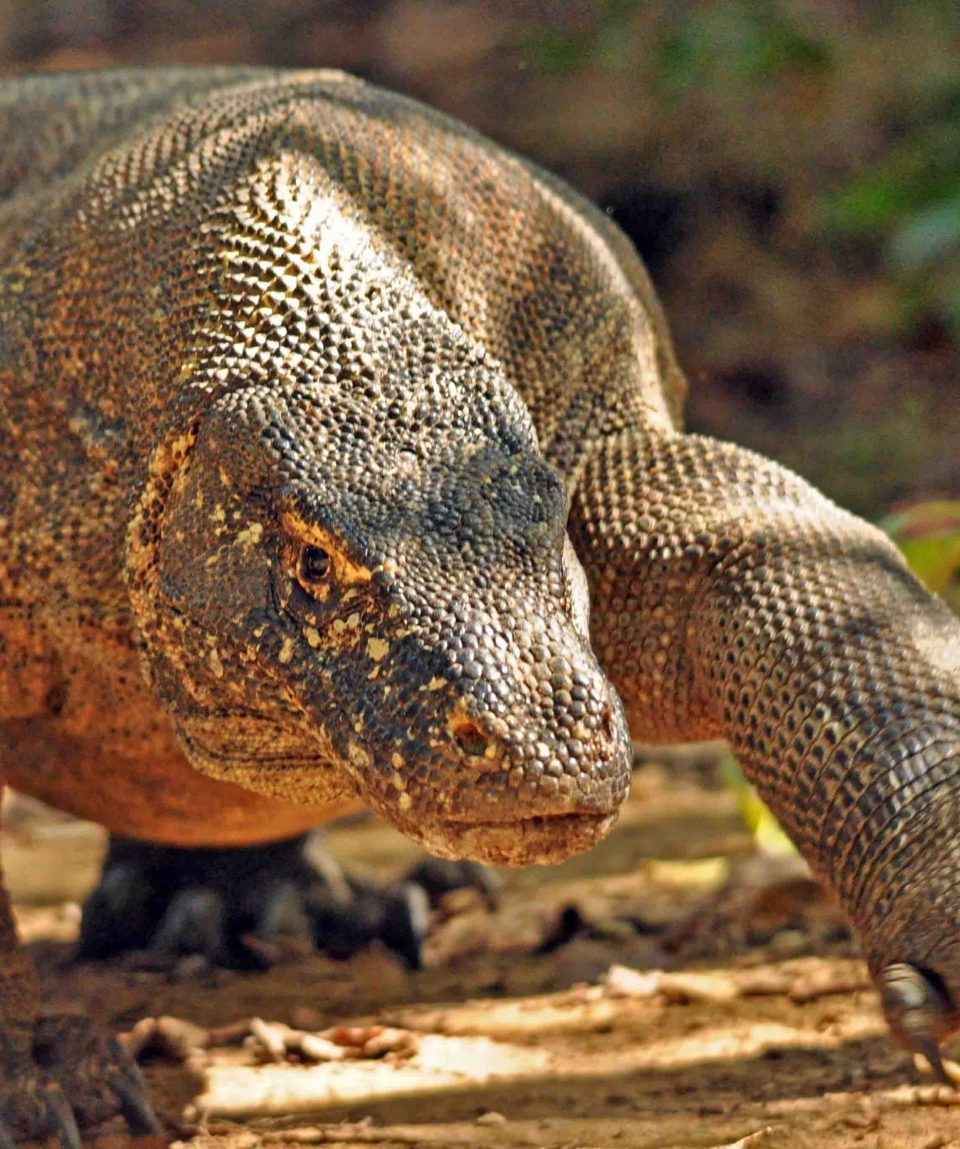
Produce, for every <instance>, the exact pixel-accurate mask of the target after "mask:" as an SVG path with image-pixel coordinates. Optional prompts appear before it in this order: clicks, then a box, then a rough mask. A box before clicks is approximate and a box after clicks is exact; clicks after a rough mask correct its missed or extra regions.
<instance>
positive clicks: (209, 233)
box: [0, 69, 960, 1146]
mask: <svg viewBox="0 0 960 1149" xmlns="http://www.w3.org/2000/svg"><path fill="white" fill-rule="evenodd" d="M0 275H2V278H0V318H2V326H0V393H2V399H3V408H2V410H3V421H2V425H0V434H2V437H3V452H4V458H5V459H6V460H7V465H6V466H5V468H4V470H3V473H2V475H0V516H2V517H0V531H2V538H3V547H2V551H0V583H2V600H0V620H2V622H0V635H2V638H0V641H2V648H0V649H2V657H0V708H2V718H3V722H2V730H3V756H2V760H0V762H2V765H0V770H2V776H3V780H4V781H6V782H7V783H9V784H11V785H13V786H16V787H18V788H20V789H21V790H24V791H26V792H27V793H30V794H34V795H36V796H38V797H40V798H43V799H45V800H47V801H50V802H53V803H54V804H55V805H57V806H60V807H62V808H64V809H67V810H70V811H73V812H75V813H77V814H79V815H82V816H85V817H92V818H95V819H97V820H99V821H101V822H104V823H106V824H107V825H108V826H109V827H110V828H111V829H112V830H114V831H116V832H119V833H121V834H124V835H127V836H132V837H133V838H138V839H144V840H149V841H152V842H160V843H166V844H167V845H168V846H181V847H193V846H197V845H199V844H206V845H213V846H239V845H255V844H257V843H261V844H264V843H266V844H268V846H269V844H271V843H275V842H277V841H278V840H282V839H289V838H292V837H294V836H295V835H297V834H299V833H301V832H302V831H304V830H305V829H306V828H307V827H310V826H313V825H315V824H317V823H319V822H322V821H324V820H326V819H329V818H331V817H333V816H334V815H335V814H336V813H338V812H339V811H341V810H342V809H344V808H346V807H347V806H349V805H350V804H351V803H354V802H356V801H358V800H359V801H360V802H363V803H365V804H366V805H368V806H370V807H372V808H373V809H374V810H375V811H376V812H377V813H379V814H380V815H381V816H383V817H384V818H385V819H386V820H387V821H389V822H391V823H393V825H395V826H396V827H398V828H399V829H400V830H402V831H403V832H404V833H405V834H408V835H409V836H410V837H412V838H414V839H416V840H417V841H419V842H422V843H423V844H424V845H426V846H427V847H428V848H429V849H430V850H431V851H433V852H434V853H436V854H438V855H447V856H456V857H466V858H472V859H476V860H478V861H490V862H506V863H510V864H523V863H530V862H557V861H560V860H561V859H563V858H566V857H567V856H568V855H570V854H573V853H575V852H577V851H579V850H584V849H586V848H587V847H589V846H591V845H592V844H593V843H594V842H595V841H596V840H597V839H598V838H599V837H600V836H601V835H602V834H603V833H604V832H605V831H606V830H607V829H608V828H609V826H610V825H611V823H612V821H613V820H614V817H615V815H616V811H617V808H618V806H619V804H620V803H621V801H622V799H623V797H624V794H625V792H626V789H627V783H628V774H629V741H628V733H627V732H628V724H629V730H630V731H631V732H632V733H633V734H634V735H635V736H636V737H638V738H642V739H643V740H645V741H647V742H679V741H685V740H691V739H703V738H715V737H718V736H722V737H725V738H727V739H729V741H730V742H731V744H732V746H733V747H734V749H735V751H736V753H737V755H738V756H739V758H740V760H741V762H742V763H743V765H744V768H745V770H746V772H747V774H748V775H749V777H750V778H751V779H752V780H753V781H754V782H755V783H756V784H757V786H758V787H759V790H760V792H761V794H762V795H763V797H764V798H765V799H766V800H767V801H768V802H769V804H770V805H771V806H772V807H773V810H774V811H775V812H776V814H777V816H778V817H779V818H780V820H781V821H782V823H783V824H784V826H785V827H786V829H787V831H788V832H789V833H790V835H791V836H792V837H793V839H794V840H795V841H796V843H797V844H798V846H799V847H800V849H801V850H802V852H803V854H804V855H805V857H806V858H807V859H808V860H809V862H810V864H811V865H812V867H813V869H814V871H815V872H816V873H817V874H818V875H819V877H820V878H822V880H823V881H824V882H825V883H826V885H827V886H828V887H829V888H830V889H831V890H833V891H834V892H835V893H836V895H837V896H838V898H839V900H840V902H841V903H842V905H843V906H844V908H845V910H846V912H847V914H848V915H849V918H850V920H851V922H852V923H853V926H854V928H855V929H856V932H857V935H858V937H859V939H860V942H861V944H862V946H863V950H864V952H865V954H866V957H867V960H868V962H869V965H870V969H871V971H872V974H873V976H874V978H875V980H876V981H877V984H878V985H879V987H880V988H881V990H882V993H883V1000H884V1004H885V1007H886V1010H887V1015H888V1018H889V1020H890V1022H891V1024H892V1027H893V1029H894V1031H895V1033H896V1034H897V1036H898V1037H899V1038H900V1040H901V1041H902V1042H903V1043H904V1044H906V1045H907V1046H908V1047H909V1048H911V1049H913V1050H915V1051H921V1052H922V1053H924V1054H925V1055H926V1056H927V1058H928V1059H929V1060H930V1061H931V1062H932V1063H933V1064H934V1065H935V1066H937V1065H939V1064H940V1063H939V1055H938V1042H939V1040H940V1039H941V1038H942V1037H943V1036H945V1035H946V1034H947V1033H949V1032H951V1031H952V1030H954V1029H955V1028H957V1026H958V1025H960V1008H958V1002H960V980H958V979H960V931H958V929H957V926H958V918H960V899H958V880H960V835H958V833H957V824H958V823H957V816H958V809H960V789H958V768H960V694H958V670H960V625H958V623H957V622H956V621H955V620H954V619H953V617H952V616H951V615H950V614H949V613H948V612H947V610H946V609H945V608H944V607H943V606H942V605H941V603H940V602H939V601H938V600H937V599H935V598H934V597H932V596H931V595H930V594H928V593H927V592H926V591H925V590H924V589H923V588H922V587H921V586H920V585H919V584H918V583H917V581H916V580H915V579H914V578H913V577H912V576H911V575H910V574H909V573H908V571H907V569H906V567H905V566H904V563H903V562H902V561H901V559H900V557H899V555H898V554H897V552H896V550H895V549H894V548H893V546H892V545H891V544H890V543H889V542H888V541H887V540H886V539H885V538H884V537H883V536H882V535H881V534H880V533H879V532H878V531H876V530H874V529H873V528H872V527H870V526H868V525H867V524H865V523H863V522H861V521H860V520H859V519H856V518H854V517H853V516H851V515H849V514H847V513H845V512H844V511H842V510H839V509H838V508H837V507H835V506H833V505H832V504H831V503H830V502H828V501H827V500H826V499H825V498H823V497H822V496H821V495H819V494H818V493H817V492H816V491H814V490H813V489H812V488H811V487H810V486H808V485H807V484H806V483H805V482H803V481H802V480H801V479H799V478H797V477H796V476H794V475H792V474H791V473H789V472H788V471H786V470H784V469H782V468H781V467H779V466H777V465H776V464H774V463H772V462H769V461H767V460H766V459H763V458H760V457H758V456H757V455H754V454H752V453H750V452H749V451H746V450H742V449H740V448H738V447H735V446H731V445H729V444H726V443H721V442H717V441H714V440H712V439H709V438H704V437H701V436H695V435H686V434H683V433H682V432H681V429H680V408H681V401H682V397H683V392H684V384H683V380H682V378H681V375H680V372H679V370H678V368H677V366H676V363H675V361H674V357H673V352H672V350H671V346H670V341H669V337H668V335H667V331H666V328H665V326H664V322H663V320H662V318H661V313H660V309H659V307H658V305H657V302H656V300H655V298H654V295H653V293H652V290H651V288H650V285H649V282H648V280H647V277H646V275H645V273H644V271H643V269H642V267H641V265H640V263H639V261H638V259H637V257H636V255H635V254H634V252H633V250H632V249H631V247H630V245H629V243H628V242H627V240H626V239H625V238H624V237H623V235H621V233H620V232H619V231H618V230H617V229H616V227H614V226H613V225H612V224H611V223H610V222H609V221H608V220H607V219H606V218H605V217H604V216H603V214H601V213H600V212H598V211H597V210H595V209H594V208H593V207H591V206H590V205H589V204H588V203H586V202H584V201H583V200H582V199H581V198H580V197H579V196H578V195H576V194H575V193H574V192H573V191H571V190H570V189H569V188H567V187H566V186H565V185H564V184H562V183H561V182H560V181H558V180H557V179H555V178H553V177H552V176H550V175H547V174H546V173H544V172H542V171H540V170H539V169H538V168H536V167H534V166H533V165H531V164H529V163H527V162H525V161H523V160H521V159H519V158H517V157H516V156H514V155H512V154H510V153H509V152H506V151H504V150H502V149H501V148H499V147H497V146H495V145H493V144H491V143H490V142H488V141H486V140H484V139H483V138H482V137H480V136H479V135H476V134H475V133H474V132H472V131H470V130H469V129H468V128H465V127H463V126H461V125H459V124H457V123H455V122H453V121H451V120H450V119H448V118H446V117H444V116H442V115H440V114H438V113H436V112H433V111H431V110H429V109H427V108H424V107H422V106H420V105H419V104H417V103H414V102H412V101H410V100H408V99H405V98H402V97H400V96H396V95H391V94H388V93H386V92H383V91H381V90H379V89H377V88H375V87H372V86H370V85H367V84H365V83H362V82H361V81H359V80H356V79H352V78H350V77H348V76H345V75H341V74H339V73H332V72H274V71H265V70H256V69H244V70H240V69H235V70H231V69H223V70H196V71H191V70H173V71H156V72H138V71H126V72H114V73H107V74H81V75H73V76H51V77H41V78H33V79H23V80H10V81H6V82H4V83H2V84H0ZM578 560H579V562H578ZM580 563H582V564H583V568H585V572H586V579H585V578H584V571H583V569H581V566H580ZM587 588H589V592H588V589H587ZM588 594H589V603H590V609H591V610H592V615H591V616H590V617H591V618H592V622H589V634H590V637H591V639H592V643H593V651H594V652H595V654H594V653H592V652H591V648H590V645H589V640H588ZM601 668H602V669H601ZM615 691H616V692H615ZM618 696H619V698H618ZM619 699H622V705H621V702H620V701H619ZM116 928H117V929H122V928H123V922H122V921H121V920H118V921H117V922H116ZM35 1006H36V991H35V986H34V980H33V975H32V973H31V971H30V968H29V966H28V963H27V961H26V959H25V957H24V955H23V953H22V951H21V950H20V948H19V947H18V944H17V941H16V938H15V932H14V928H13V925H12V922H11V918H10V911H9V906H8V905H7V903H6V902H4V903H3V905H2V907H0V1072H2V1078H0V1114H2V1120H0V1146H9V1145H10V1144H11V1143H13V1142H14V1141H15V1140H16V1139H19V1138H25V1137H28V1136H40V1135H42V1134H44V1133H47V1132H51V1131H57V1132H59V1133H60V1135H61V1137H63V1138H64V1139H66V1140H67V1141H68V1142H75V1141H76V1137H77V1134H76V1126H75V1124H74V1121H76V1123H77V1124H79V1125H81V1126H84V1125H87V1126H89V1125H92V1124H94V1123H96V1122H99V1121H100V1120H102V1119H104V1118H106V1117H107V1116H109V1115H111V1114H113V1113H115V1112H117V1111H120V1112H123V1113H124V1114H125V1115H126V1116H127V1118H128V1121H130V1123H131V1124H132V1126H133V1127H134V1128H139V1129H144V1128H150V1127H151V1125H152V1118H151V1116H150V1113H149V1109H148V1107H147V1105H146V1102H145V1100H144V1098H143V1096H142V1092H141V1087H140V1084H139V1082H138V1081H137V1078H136V1074H135V1071H134V1070H133V1069H132V1067H131V1066H130V1065H129V1064H128V1063H126V1062H125V1061H124V1059H123V1058H122V1056H121V1055H120V1054H119V1053H118V1051H117V1047H116V1044H115V1043H113V1044H109V1043H100V1044H97V1043H96V1041H95V1039H94V1038H93V1037H92V1036H91V1035H90V1034H89V1033H88V1032H87V1031H86V1030H85V1029H82V1027H80V1026H79V1023H78V1022H76V1020H75V1021H74V1022H73V1023H72V1027H71V1023H66V1022H63V1021H62V1020H61V1021H59V1022H58V1021H57V1020H56V1019H54V1020H40V1021H36V1020H35V1018H36V1010H35ZM81 1030H82V1031H81ZM941 1071H942V1067H941ZM56 1083H58V1084H56Z"/></svg>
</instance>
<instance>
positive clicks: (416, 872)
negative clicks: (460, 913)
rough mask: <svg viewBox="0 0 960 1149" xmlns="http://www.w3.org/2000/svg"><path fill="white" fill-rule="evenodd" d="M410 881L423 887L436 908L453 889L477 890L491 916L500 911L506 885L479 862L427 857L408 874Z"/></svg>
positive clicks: (431, 903)
mask: <svg viewBox="0 0 960 1149" xmlns="http://www.w3.org/2000/svg"><path fill="white" fill-rule="evenodd" d="M407 881H408V882H413V883H414V885H417V886H421V887H422V888H423V890H424V891H425V893H426V895H427V897H428V898H429V899H430V905H431V906H436V905H437V904H438V903H439V901H440V899H441V898H442V897H443V896H444V894H449V893H451V892H452V891H453V890H477V891H478V892H479V894H480V895H481V896H482V898H483V900H484V902H485V903H486V906H487V909H488V910H490V912H491V913H493V912H494V911H495V910H498V909H499V908H500V895H501V894H502V892H503V882H502V880H501V879H500V877H499V875H497V874H496V873H495V872H494V871H493V870H491V869H489V868H488V867H487V866H481V865H480V863H479V862H468V861H460V862H454V861H450V860H448V859H447V858H424V859H423V861H421V862H418V863H417V864H416V865H415V866H414V867H413V869H412V870H411V871H410V872H409V873H408V874H407Z"/></svg>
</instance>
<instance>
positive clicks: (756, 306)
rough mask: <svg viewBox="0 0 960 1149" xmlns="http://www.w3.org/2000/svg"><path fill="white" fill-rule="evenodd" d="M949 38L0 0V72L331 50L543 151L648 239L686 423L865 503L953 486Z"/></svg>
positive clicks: (952, 66)
mask: <svg viewBox="0 0 960 1149" xmlns="http://www.w3.org/2000/svg"><path fill="white" fill-rule="evenodd" d="M958 49H960V5H957V4H956V3H954V2H953V0H949V2H946V0H944V2H941V0H915V2H914V3H911V4H907V3H893V2H885V0H860V2H856V0H821V2H816V0H809V2H804V0H769V2H767V0H758V2H755V3H754V2H749V0H731V2H728V3H724V2H722V0H714V2H710V0H690V2H686V3H684V2H673V3H671V2H669V0H540V2H536V0H476V2H473V0H470V2H463V0H362V2H356V3H344V2H335V0H195V2H188V0H140V2H138V0H0V73H5V74H16V73H20V72H25V71H31V70H36V69H41V68H42V69H65V68H88V67H101V66H108V65H121V64H125V65H129V64H163V63H174V62H177V63H196V64H199V63H213V62H217V63H226V62H245V63H262V64H273V65H295V66H312V65H324V66H337V67H342V68H346V69H349V70H351V71H355V72H357V73H359V74H361V75H363V76H365V77H367V78H368V79H371V80H374V81H377V82H378V83H381V84H385V85H387V86H390V87H394V88H398V89H401V90H403V91H405V92H408V93H410V94H413V95H416V96H419V97H421V98H423V99H424V100H427V101H429V102H430V103H433V104H436V105H438V106H440V107H442V108H444V109H446V110H447V111H450V112H452V113H454V114H455V115H457V116H460V117H461V118H463V119H465V120H467V121H469V122H470V123H472V124H474V125H475V126H477V127H479V128H480V129H482V130H483V131H485V132H487V133H488V134H489V135H491V136H493V137H494V138H496V139H498V140H500V141H502V142H503V143H505V144H508V145H509V146H511V147H513V148H516V149H518V150H520V151H522V152H524V153H526V154H528V155H530V156H532V157H534V158H536V159H537V160H539V161H540V162H542V163H543V164H545V165H547V166H549V167H551V168H553V169H554V170H556V171H558V172H559V173H561V174H562V175H564V176H565V177H566V178H567V179H569V180H570V181H571V182H572V183H573V184H575V185H576V186H577V187H579V188H580V189H582V190H583V191H585V192H586V193H587V194H589V195H590V196H592V197H594V198H595V199H596V200H598V201H599V202H600V203H601V204H602V205H604V206H605V207H606V208H608V210H609V211H610V212H611V214H612V215H613V217H614V218H615V219H616V220H617V221H618V222H619V223H620V225H621V226H622V227H624V228H625V229H626V230H627V232H628V233H629V234H630V235H631V237H632V238H633V240H634V242H635V243H636V244H637V246H638V247H639V249H640V251H641V253H642V254H643V256H644V257H645V259H646V260H647V263H648V265H649V266H650V269H651V271H652V273H653V275H654V278H655V280H656V283H657V285H658V287H659V290H660V292H661V295H662V297H663V299H664V302H665V304H666V308H667V311H668V313H669V315H670V317H671V320H672V325H673V329H674V332H675V336H676V340H677V343H678V348H679V352H680V356H681V360H682V362H683V364H684V366H685V368H686V370H687V372H688V374H689V376H690V378H691V383H692V390H691V402H690V406H689V415H690V424H691V426H692V427H694V428H695V429H698V430H706V431H709V432H710V433H713V434H717V435H721V436H724V437H728V438H733V439H736V440H738V441H739V442H742V443H745V444H747V445H750V446H754V447H757V448H759V449H761V450H763V451H766V452H767V453H769V454H771V455H775V456H776V457H778V458H779V459H781V460H782V461H784V462H786V463H788V464H790V465H791V466H793V467H795V468H796V469H797V470H799V471H801V472H802V473H803V474H805V475H807V476H808V477H810V478H812V479H813V480H814V481H815V482H817V483H818V484H819V485H820V486H821V487H823V488H824V489H825V490H826V491H827V492H828V493H830V494H831V495H833V496H834V497H835V498H837V499H839V500H841V501H842V502H844V503H846V504H847V505H849V506H851V507H853V508H854V509H856V510H858V511H860V512H862V513H864V514H867V515H870V516H871V517H874V518H876V517H878V516H880V515H882V514H883V513H885V512H886V511H887V510H888V509H889V508H890V507H891V506H894V505H896V504H898V503H904V502H909V501H912V500H915V499H918V498H921V497H930V496H935V495H950V494H952V495H960V460H958V458H957V456H956V452H955V451H954V449H953V444H954V442H955V441H956V434H957V431H958V430H960V390H958V373H957V366H958V346H960V51H958ZM0 146H2V140H0Z"/></svg>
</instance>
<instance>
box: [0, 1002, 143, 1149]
mask: <svg viewBox="0 0 960 1149" xmlns="http://www.w3.org/2000/svg"><path fill="white" fill-rule="evenodd" d="M118 1115H119V1116H122V1117H123V1118H124V1119H125V1120H126V1123H127V1126H128V1128H129V1129H130V1132H131V1133H132V1134H133V1135H134V1136H140V1135H145V1134H162V1132H163V1130H162V1127H161V1125H160V1122H159V1121H158V1120H157V1117H156V1114H155V1113H154V1111H153V1108H152V1107H151V1105H150V1102H149V1100H148V1098H147V1093H146V1088H145V1086H144V1082H143V1078H142V1077H141V1075H140V1070H139V1069H138V1068H137V1065H136V1064H135V1062H134V1061H133V1059H132V1058H131V1057H130V1055H129V1054H128V1053H127V1051H126V1050H125V1049H124V1048H123V1047H122V1046H121V1045H120V1043H119V1042H118V1041H117V1040H116V1039H115V1038H110V1039H108V1040H106V1041H104V1040H102V1039H101V1038H100V1037H99V1036H98V1035H97V1033H96V1030H95V1028H94V1026H93V1024H92V1023H91V1022H90V1021H89V1020H88V1019H87V1018H85V1017H81V1016H79V1015H73V1014H65V1015H62V1016H58V1017H41V1018H39V1019H38V1021H37V1023H36V1028H35V1031H34V1040H33V1050H32V1057H31V1056H25V1055H23V1054H21V1055H20V1056H17V1057H13V1055H12V1054H11V1053H10V1052H9V1051H8V1052H7V1056H6V1057H5V1058H3V1059H0V1149H16V1146H17V1145H18V1144H19V1143H20V1142H23V1141H42V1140H45V1139H46V1138H48V1137H55V1138H56V1139H57V1141H58V1142H59V1143H60V1145H62V1146H63V1147H64V1149H81V1140H80V1129H81V1128H93V1127H95V1126H98V1125H100V1124H102V1123H103V1122H104V1121H109V1120H110V1119H111V1118H112V1117H116V1116H118Z"/></svg>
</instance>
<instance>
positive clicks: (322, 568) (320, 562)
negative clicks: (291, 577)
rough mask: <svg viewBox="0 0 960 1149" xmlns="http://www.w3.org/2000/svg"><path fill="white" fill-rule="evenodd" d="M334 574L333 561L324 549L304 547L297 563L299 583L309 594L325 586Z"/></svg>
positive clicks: (310, 545)
mask: <svg viewBox="0 0 960 1149" xmlns="http://www.w3.org/2000/svg"><path fill="white" fill-rule="evenodd" d="M332 573H333V561H332V559H331V558H330V556H329V555H328V554H327V552H326V551H325V550H324V549H323V547H318V546H314V545H312V544H308V545H307V546H305V547H303V549H302V550H301V551H300V557H299V559H298V561H297V581H298V582H299V583H300V585H301V586H302V587H303V589H304V590H305V591H307V593H308V594H312V593H313V592H314V591H315V590H316V589H317V588H318V587H321V586H323V584H324V583H326V581H327V580H328V579H329V577H330V575H331V574H332Z"/></svg>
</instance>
